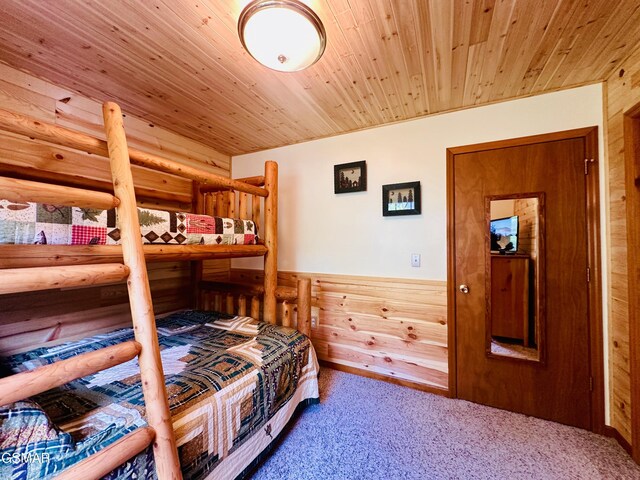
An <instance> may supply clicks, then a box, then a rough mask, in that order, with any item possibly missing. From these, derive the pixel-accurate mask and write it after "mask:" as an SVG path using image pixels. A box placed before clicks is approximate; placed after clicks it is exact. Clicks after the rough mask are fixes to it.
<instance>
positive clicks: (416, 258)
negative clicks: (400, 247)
mask: <svg viewBox="0 0 640 480" xmlns="http://www.w3.org/2000/svg"><path fill="white" fill-rule="evenodd" d="M411 266H412V267H419V266H420V254H419V253H412V254H411Z"/></svg>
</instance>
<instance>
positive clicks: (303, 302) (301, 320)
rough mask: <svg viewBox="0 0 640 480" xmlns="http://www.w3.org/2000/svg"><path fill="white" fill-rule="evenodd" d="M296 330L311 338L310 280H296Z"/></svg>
mask: <svg viewBox="0 0 640 480" xmlns="http://www.w3.org/2000/svg"><path fill="white" fill-rule="evenodd" d="M297 328H298V330H299V331H300V332H302V333H304V334H305V335H306V336H307V337H311V279H309V278H301V279H300V280H298V326H297Z"/></svg>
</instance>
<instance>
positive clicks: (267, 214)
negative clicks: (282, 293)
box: [263, 161, 278, 323]
mask: <svg viewBox="0 0 640 480" xmlns="http://www.w3.org/2000/svg"><path fill="white" fill-rule="evenodd" d="M265 188H266V189H267V191H268V192H269V195H268V196H267V198H266V199H265V202H264V203H265V207H264V223H265V225H264V244H265V246H266V247H267V254H266V255H265V257H264V305H263V320H264V321H265V322H268V323H276V288H277V286H278V164H277V163H276V162H272V161H268V162H266V163H265Z"/></svg>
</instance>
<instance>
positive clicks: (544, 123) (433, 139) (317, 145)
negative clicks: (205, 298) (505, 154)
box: [232, 84, 609, 423]
mask: <svg viewBox="0 0 640 480" xmlns="http://www.w3.org/2000/svg"><path fill="white" fill-rule="evenodd" d="M593 125H597V126H598V131H599V158H600V205H601V219H600V222H601V227H602V252H606V251H607V250H606V230H607V217H606V211H607V199H608V195H606V187H605V185H606V183H605V182H606V173H605V172H606V170H605V161H606V159H605V156H604V142H603V104H602V86H601V85H600V84H597V85H590V86H585V87H580V88H575V89H571V90H563V91H560V92H555V93H549V94H545V95H538V96H535V97H529V98H524V99H520V100H514V101H509V102H503V103H498V104H495V105H488V106H483V107H478V108H473V109H468V110H461V111H458V112H453V113H446V114H442V115H435V116H431V117H425V118H421V119H417V120H411V121H407V122H402V123H397V124H393V125H388V126H383V127H378V128H373V129H369V130H364V131H360V132H354V133H349V134H345V135H340V136H336V137H331V138H326V139H321V140H314V141H310V142H306V143H301V144H297V145H291V146H287V147H282V148H276V149H273V150H267V151H263V152H257V153H252V154H247V155H240V156H237V157H234V158H233V161H232V172H233V175H232V176H233V177H244V176H251V175H258V174H260V172H262V171H263V162H264V161H265V160H275V161H277V162H278V164H279V167H280V199H279V209H280V210H279V228H278V235H279V238H278V242H279V248H278V255H279V258H278V268H279V269H280V270H287V271H296V272H317V273H335V274H346V275H365V276H377V277H399V278H421V279H428V280H446V277H447V269H446V266H447V261H446V254H447V248H446V240H447V237H446V226H447V224H446V149H447V148H449V147H457V146H462V145H469V144H475V143H481V142H489V141H494V140H502V139H508V138H517V137H523V136H528V135H536V134H541V133H549V132H556V131H561V130H570V129H573V128H581V127H588V126H593ZM359 160H366V161H367V170H368V171H367V174H368V182H367V191H366V192H360V193H349V194H340V195H335V194H334V193H333V166H334V165H336V164H340V163H348V162H355V161H359ZM415 180H419V181H420V183H421V186H422V215H419V216H409V217H382V185H384V184H390V183H399V182H408V181H415ZM411 253H420V254H421V255H422V266H421V267H420V268H415V267H411V265H410V254H411ZM602 260H603V264H602V271H603V272H608V270H607V263H606V255H605V254H604V253H603V254H602ZM232 266H233V267H234V268H256V269H260V268H262V259H237V260H233V261H232ZM607 284H608V282H607V274H606V273H605V275H603V278H602V287H603V295H602V299H603V319H604V332H605V339H604V345H605V352H604V356H605V358H604V360H605V361H604V364H605V370H606V372H605V384H606V385H605V389H606V394H605V403H606V405H605V409H606V419H607V423H609V394H608V392H609V388H608V380H609V375H608V367H609V360H608V339H607V338H606V336H607V333H608V320H607V313H608V306H607V300H608V298H607V289H608V286H607Z"/></svg>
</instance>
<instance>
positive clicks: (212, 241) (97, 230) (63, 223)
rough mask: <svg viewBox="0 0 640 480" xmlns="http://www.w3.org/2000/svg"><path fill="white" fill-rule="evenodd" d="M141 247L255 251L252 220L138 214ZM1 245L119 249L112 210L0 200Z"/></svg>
mask: <svg viewBox="0 0 640 480" xmlns="http://www.w3.org/2000/svg"><path fill="white" fill-rule="evenodd" d="M138 219H139V223H140V230H141V235H142V242H143V243H145V244H161V245H256V244H257V243H258V232H257V229H256V224H255V223H254V222H253V221H251V220H241V219H234V218H222V217H212V216H209V215H197V214H193V213H188V212H167V211H163V210H153V209H148V208H138ZM0 244H5V245H6V244H10V245H30V244H43V245H119V244H120V229H119V228H118V219H117V215H116V210H115V209H112V210H97V209H92V208H80V207H66V206H61V205H51V204H43V203H31V202H24V203H16V202H11V201H9V200H5V199H1V200H0Z"/></svg>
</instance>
